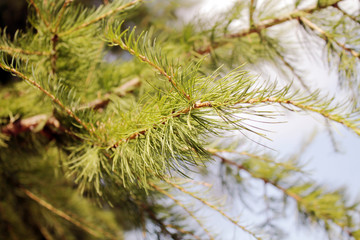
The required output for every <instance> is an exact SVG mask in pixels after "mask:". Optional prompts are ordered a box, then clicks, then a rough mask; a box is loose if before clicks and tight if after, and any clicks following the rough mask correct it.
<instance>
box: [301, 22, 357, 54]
mask: <svg viewBox="0 0 360 240" xmlns="http://www.w3.org/2000/svg"><path fill="white" fill-rule="evenodd" d="M300 21H301V22H303V23H304V24H306V25H307V26H308V27H310V28H311V29H313V30H315V31H317V32H319V33H320V34H321V35H322V36H323V38H325V40H326V39H330V40H331V41H333V42H334V43H336V45H338V46H339V47H340V48H342V49H343V50H345V51H346V52H348V53H350V54H351V55H352V56H354V57H356V58H359V59H360V54H359V53H358V52H356V51H355V50H354V49H351V48H348V47H346V46H345V44H342V43H340V42H339V41H337V40H336V39H335V38H334V37H332V36H331V35H330V34H329V33H327V32H326V31H324V30H323V29H321V28H320V27H319V26H317V25H316V24H315V23H313V22H311V21H310V20H309V19H307V18H306V17H300Z"/></svg>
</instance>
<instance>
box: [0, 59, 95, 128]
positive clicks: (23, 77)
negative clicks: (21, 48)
mask: <svg viewBox="0 0 360 240" xmlns="http://www.w3.org/2000/svg"><path fill="white" fill-rule="evenodd" d="M0 68H2V69H4V70H5V71H8V72H11V73H13V74H15V75H16V76H18V77H20V78H22V79H24V80H25V81H27V82H28V83H30V84H31V85H33V86H34V87H36V88H37V89H39V90H40V91H41V92H43V93H44V94H45V95H46V96H48V97H49V98H50V99H51V100H52V101H53V102H55V103H56V104H57V105H58V106H59V107H61V108H62V109H63V110H64V111H65V112H66V113H67V114H68V115H69V116H70V117H72V118H73V119H75V121H76V122H77V123H79V124H80V125H81V126H83V127H84V129H85V130H86V131H88V132H89V133H91V134H93V133H94V131H93V130H92V129H90V128H89V127H88V126H87V125H86V124H85V123H84V122H83V121H82V120H81V119H80V118H79V117H77V116H76V115H75V114H74V113H73V111H71V109H70V108H68V107H66V106H65V105H64V104H63V103H62V102H61V101H60V100H59V99H58V98H56V97H55V96H54V95H52V94H51V93H50V92H49V91H47V90H46V89H44V88H43V87H42V86H40V84H38V83H37V82H35V81H34V80H32V79H30V78H28V77H27V76H25V75H24V74H22V73H21V72H19V71H17V70H16V69H15V68H11V67H8V66H6V65H3V64H1V63H0Z"/></svg>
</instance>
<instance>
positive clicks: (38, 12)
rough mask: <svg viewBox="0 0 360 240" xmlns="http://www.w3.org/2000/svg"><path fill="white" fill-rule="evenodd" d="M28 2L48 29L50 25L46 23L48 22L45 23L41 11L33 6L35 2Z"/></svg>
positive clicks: (30, 0) (31, 0)
mask: <svg viewBox="0 0 360 240" xmlns="http://www.w3.org/2000/svg"><path fill="white" fill-rule="evenodd" d="M29 2H30V3H31V5H32V6H33V7H34V8H35V11H36V13H37V14H38V15H39V17H40V18H41V20H42V21H43V22H44V24H45V26H46V27H49V26H50V24H49V23H48V21H46V19H45V17H44V16H43V15H42V14H41V11H40V9H39V7H38V6H37V5H36V4H35V2H34V1H33V0H29Z"/></svg>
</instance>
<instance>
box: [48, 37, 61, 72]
mask: <svg viewBox="0 0 360 240" xmlns="http://www.w3.org/2000/svg"><path fill="white" fill-rule="evenodd" d="M58 41H59V36H58V35H57V34H56V33H54V35H53V37H52V38H51V55H50V64H51V74H52V75H53V76H54V75H55V74H56V61H57V58H58V57H57V51H56V45H57V43H58Z"/></svg>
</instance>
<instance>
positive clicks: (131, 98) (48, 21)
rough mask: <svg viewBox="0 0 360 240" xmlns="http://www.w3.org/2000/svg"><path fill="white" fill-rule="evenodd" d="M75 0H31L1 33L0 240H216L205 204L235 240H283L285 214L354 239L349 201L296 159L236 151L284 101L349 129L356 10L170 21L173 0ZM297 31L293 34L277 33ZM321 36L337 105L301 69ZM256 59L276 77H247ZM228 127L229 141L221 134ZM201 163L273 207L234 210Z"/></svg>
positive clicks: (358, 231) (339, 0)
mask: <svg viewBox="0 0 360 240" xmlns="http://www.w3.org/2000/svg"><path fill="white" fill-rule="evenodd" d="M84 2H85V1H76V0H62V1H56V0H28V21H27V28H26V30H24V31H18V32H16V33H15V34H14V35H13V36H12V35H10V34H8V33H7V30H6V28H5V29H2V35H1V38H0V68H1V69H2V70H4V71H6V72H9V73H10V74H11V75H12V76H13V77H12V78H11V80H10V81H5V79H0V83H1V85H0V129H1V131H0V238H1V239H124V236H125V235H124V234H125V233H126V232H128V231H132V230H137V231H140V232H141V231H142V232H143V237H144V239H155V238H158V239H221V238H222V237H221V230H220V229H215V230H213V229H210V228H211V224H209V223H208V221H207V220H209V219H207V220H204V219H203V216H202V214H201V211H199V210H200V208H204V207H206V208H208V209H209V211H212V212H215V213H217V214H219V216H221V218H223V219H225V220H227V221H228V222H229V224H233V225H234V226H236V227H237V228H238V229H240V231H241V232H243V233H244V236H245V237H247V238H248V239H280V238H281V237H284V236H285V237H284V238H285V239H286V235H284V234H286V231H285V230H284V229H281V225H277V223H276V219H278V218H280V217H285V218H286V216H284V212H286V211H288V210H285V209H290V210H292V211H295V212H298V213H300V216H301V218H302V219H303V220H304V221H303V223H304V225H313V224H315V225H316V226H317V227H319V228H322V229H324V230H325V231H326V232H327V233H328V236H329V238H333V239H360V222H359V221H360V219H359V213H360V212H359V210H360V209H359V207H358V203H359V202H351V201H350V200H349V198H348V196H347V194H346V192H345V190H344V189H331V188H329V187H326V186H323V185H321V184H319V183H317V182H315V181H313V180H311V179H309V178H308V174H307V173H306V171H305V170H304V166H303V165H302V162H301V161H300V158H301V155H300V154H294V155H293V156H289V158H288V159H284V158H281V159H279V157H278V156H276V155H275V154H274V153H275V152H274V151H273V150H271V149H269V148H267V147H266V146H262V145H261V144H258V147H257V149H256V150H254V149H251V148H249V149H246V146H248V145H247V143H248V142H252V141H253V140H252V139H253V138H254V139H258V137H259V136H260V137H263V138H267V136H266V133H267V131H270V130H271V125H272V124H274V123H276V124H282V119H283V118H284V113H285V112H287V111H293V112H296V113H299V114H301V113H305V114H308V115H318V116H321V117H322V118H324V119H325V122H326V123H329V122H331V123H335V124H337V125H342V126H344V127H345V128H347V129H348V130H349V131H351V132H353V133H354V135H358V136H360V127H359V124H360V111H359V109H358V106H359V102H358V99H359V90H360V81H359V76H360V75H359V74H358V73H357V71H358V70H359V58H360V55H359V52H360V48H359V46H360V45H359V41H360V38H359V36H360V16H359V13H360V9H356V12H355V13H350V12H348V9H347V8H346V7H345V4H346V0H332V1H328V0H326V1H324V0H318V1H317V2H313V3H311V1H310V3H309V1H305V0H304V1H302V0H296V1H295V0H294V1H285V3H286V4H284V3H283V2H281V1H280V2H279V1H273V0H271V1H262V2H260V1H259V2H257V1H256V0H243V1H234V3H233V6H232V7H231V8H229V9H228V10H227V11H226V12H224V13H223V14H221V15H220V16H219V17H218V19H214V18H212V19H206V18H199V19H194V20H193V21H191V22H190V23H187V24H182V25H181V24H179V21H180V20H179V19H178V18H177V15H176V14H175V13H176V10H177V8H178V7H179V6H180V5H179V4H184V5H186V3H184V2H182V1H176V0H172V1H161V0H158V1H145V0H132V1H131V0H114V1H107V0H104V1H103V3H102V4H100V5H99V6H92V5H91V4H87V5H86V4H85V3H84ZM294 28H297V29H298V30H299V31H300V32H301V34H302V35H301V36H298V38H296V37H292V38H290V40H291V41H292V42H291V43H290V42H289V32H291V29H294ZM301 41H304V43H303V44H302V45H303V46H302V47H299V46H298V47H297V48H295V47H294V42H295V43H297V44H298V45H301V44H300V43H299V42H301ZM319 44H322V47H323V48H324V49H323V50H324V53H325V54H326V61H327V62H328V64H329V65H330V66H331V67H332V68H335V69H336V70H337V72H338V75H337V76H338V83H339V86H340V88H341V89H342V91H345V92H348V93H350V94H348V96H347V98H345V99H342V98H339V97H338V96H333V97H331V96H330V97H329V96H327V93H326V92H324V91H321V90H314V87H313V86H312V84H311V82H309V81H308V80H307V79H306V72H305V70H306V69H302V61H304V60H303V59H301V57H299V56H298V55H299V52H301V50H302V51H303V50H304V49H307V50H309V51H308V54H310V53H309V52H310V51H312V49H313V48H314V45H315V47H316V46H317V45H319ZM267 67H271V68H272V69H275V71H276V73H277V74H279V76H280V77H282V78H285V79H288V80H289V81H288V82H286V83H284V82H281V81H272V80H264V79H262V78H261V77H259V76H258V75H257V74H256V73H255V72H256V71H255V70H257V71H258V72H259V71H266V68H267ZM269 106H277V107H278V108H277V110H274V109H273V108H270V107H269ZM279 109H281V110H279ZM264 126H265V127H264ZM331 128H332V125H329V130H331ZM236 131H238V132H240V136H241V137H240V138H241V140H240V142H239V141H237V140H235V139H234V138H231V137H227V136H229V133H230V134H232V133H234V132H236ZM299 148H301V146H300V147H299ZM214 166H220V168H219V170H217V171H216V173H217V175H218V176H219V179H220V180H221V182H222V186H223V190H224V191H225V192H226V193H227V194H228V195H229V196H232V197H234V198H237V197H236V196H237V194H235V193H238V195H239V196H240V198H241V199H242V203H243V207H244V208H247V207H249V209H251V207H250V206H248V205H247V203H246V202H247V200H246V199H247V198H250V199H251V198H252V197H255V196H256V195H258V193H256V191H257V190H256V189H255V190H254V189H252V187H251V186H252V181H261V182H263V183H264V185H266V186H272V188H271V189H272V190H273V191H274V192H276V193H277V195H276V194H275V195H276V196H273V195H272V194H268V193H267V192H266V191H265V192H264V195H265V196H266V197H265V199H266V200H265V204H267V206H268V209H267V212H268V213H267V214H270V215H271V217H270V218H268V219H266V220H265V221H264V222H262V223H260V224H258V225H256V224H255V223H252V222H251V219H250V220H249V219H244V218H242V216H240V217H238V216H236V217H234V213H232V212H231V211H229V208H227V207H226V206H227V205H225V206H224V205H223V204H222V203H220V201H219V197H216V194H215V193H216V189H215V190H213V189H212V188H211V185H210V184H208V183H206V182H205V181H206V179H207V178H209V177H210V178H214V177H213V176H210V175H211V174H213V173H212V170H213V168H214ZM244 174H245V175H244ZM244 176H247V177H244ZM265 189H266V188H265ZM212 190H213V191H212ZM289 202H292V203H293V204H296V206H297V208H296V209H294V208H292V205H291V204H289ZM228 207H229V206H228ZM230 207H231V205H230ZM226 209H227V210H226ZM253 214H254V216H255V217H256V216H257V215H258V214H257V213H256V212H253ZM264 215H266V214H264ZM262 217H264V216H262ZM248 220H249V221H250V222H248Z"/></svg>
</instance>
